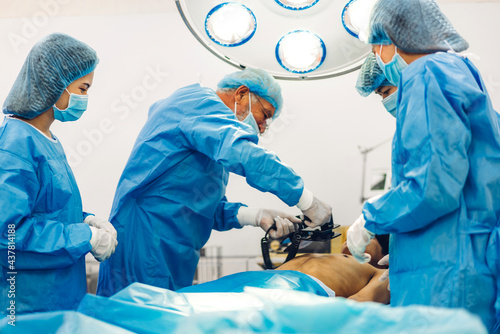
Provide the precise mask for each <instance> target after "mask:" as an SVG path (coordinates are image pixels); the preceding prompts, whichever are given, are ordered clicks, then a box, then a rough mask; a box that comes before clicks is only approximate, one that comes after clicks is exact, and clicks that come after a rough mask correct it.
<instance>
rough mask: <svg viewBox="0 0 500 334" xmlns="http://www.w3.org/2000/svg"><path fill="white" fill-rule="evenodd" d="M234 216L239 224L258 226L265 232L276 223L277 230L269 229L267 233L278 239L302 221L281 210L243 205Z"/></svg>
mask: <svg viewBox="0 0 500 334" xmlns="http://www.w3.org/2000/svg"><path fill="white" fill-rule="evenodd" d="M236 218H237V219H238V222H239V223H240V225H241V226H245V225H251V226H260V227H261V228H262V229H263V230H264V231H266V232H267V230H269V228H270V227H271V226H273V224H274V223H276V229H277V230H274V229H273V230H271V231H269V235H270V236H271V238H273V239H278V238H281V237H283V236H285V235H287V234H290V233H292V232H294V231H295V230H296V229H297V228H298V226H297V225H296V224H298V223H301V222H302V221H301V220H300V219H299V218H297V217H295V216H294V215H291V214H287V213H286V212H283V211H279V210H268V209H255V208H247V207H244V206H242V207H240V209H239V210H238V215H237V216H236Z"/></svg>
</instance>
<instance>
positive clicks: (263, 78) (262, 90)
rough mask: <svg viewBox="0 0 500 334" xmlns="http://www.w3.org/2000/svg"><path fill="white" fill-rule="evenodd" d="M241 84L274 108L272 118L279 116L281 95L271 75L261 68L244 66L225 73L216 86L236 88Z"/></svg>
mask: <svg viewBox="0 0 500 334" xmlns="http://www.w3.org/2000/svg"><path fill="white" fill-rule="evenodd" d="M242 85H243V86H247V87H248V89H250V91H251V92H252V93H254V94H257V95H259V96H260V97H262V98H264V99H265V100H266V101H268V102H269V103H271V104H272V105H273V107H274V108H276V110H275V112H274V116H273V119H276V118H277V117H278V116H279V114H280V112H281V108H282V107H283V97H282V96H281V87H280V85H279V84H278V82H277V81H276V80H275V79H274V78H273V77H272V75H270V74H269V73H267V72H266V71H264V70H262V69H258V68H246V69H244V70H243V71H238V72H234V73H231V74H228V75H226V76H225V77H224V78H223V79H222V80H221V81H219V83H218V84H217V88H219V89H224V88H238V87H240V86H242Z"/></svg>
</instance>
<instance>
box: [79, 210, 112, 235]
mask: <svg viewBox="0 0 500 334" xmlns="http://www.w3.org/2000/svg"><path fill="white" fill-rule="evenodd" d="M83 222H84V223H85V224H87V225H88V226H93V227H97V228H99V229H101V230H104V231H106V232H108V233H111V235H112V236H113V237H114V238H115V239H116V237H117V233H116V230H115V228H114V226H113V225H112V224H111V223H110V222H108V221H107V220H106V219H102V218H99V217H96V216H92V215H89V216H87V217H85V219H84V220H83Z"/></svg>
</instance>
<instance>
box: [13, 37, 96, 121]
mask: <svg viewBox="0 0 500 334" xmlns="http://www.w3.org/2000/svg"><path fill="white" fill-rule="evenodd" d="M98 62H99V59H98V58H97V54H96V52H95V51H94V50H93V49H92V48H91V47H90V46H88V45H87V44H85V43H83V42H80V41H78V40H76V39H75V38H73V37H71V36H68V35H65V34H61V33H55V34H51V35H48V36H46V37H44V38H43V39H41V40H40V41H38V42H37V43H36V44H35V45H34V46H33V48H32V49H31V51H30V53H29V54H28V57H27V58H26V60H25V61H24V65H23V67H22V69H21V72H20V73H19V75H18V76H17V79H16V81H15V82H14V85H13V86H12V88H11V90H10V93H9V95H8V96H7V99H6V100H5V102H4V105H3V112H4V114H9V115H18V116H21V117H24V118H28V119H32V118H34V117H36V116H38V115H40V114H41V113H43V112H45V111H47V110H48V109H49V108H50V107H52V106H53V105H54V103H56V101H57V100H58V99H59V97H60V96H61V94H62V93H63V91H64V89H65V88H66V87H68V85H69V84H70V83H72V82H73V81H75V80H76V79H79V78H81V77H83V76H85V75H87V74H89V73H91V72H92V71H93V70H94V69H95V67H96V66H97V63H98Z"/></svg>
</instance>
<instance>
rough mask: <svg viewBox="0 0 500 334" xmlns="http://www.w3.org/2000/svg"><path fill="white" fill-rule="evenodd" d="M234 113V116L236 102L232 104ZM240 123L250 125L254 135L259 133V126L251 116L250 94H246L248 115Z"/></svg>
mask: <svg viewBox="0 0 500 334" xmlns="http://www.w3.org/2000/svg"><path fill="white" fill-rule="evenodd" d="M234 113H235V114H236V101H235V102H234ZM241 122H242V123H245V124H248V125H250V126H251V127H252V129H253V130H254V131H255V134H256V135H258V134H259V133H260V131H259V130H260V129H259V125H258V124H257V121H256V120H255V118H254V117H253V114H252V94H251V93H250V92H249V93H248V115H247V117H245V119H244V120H242V121H241Z"/></svg>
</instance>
